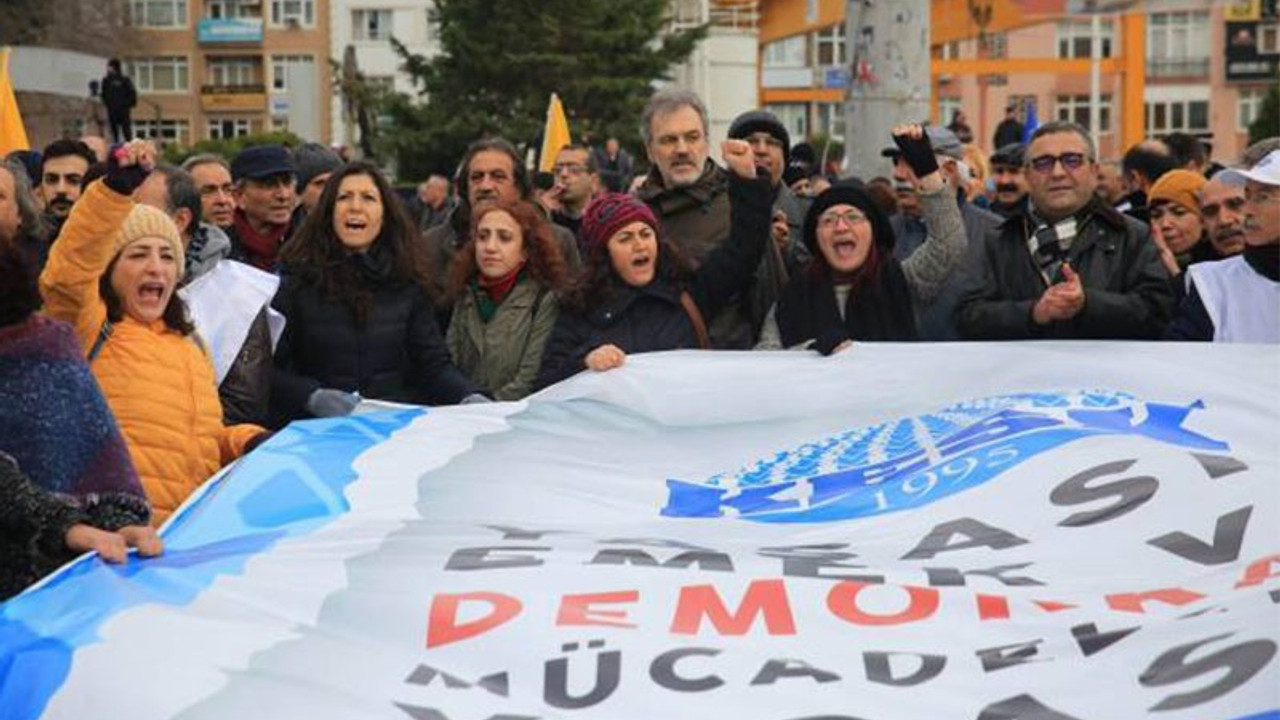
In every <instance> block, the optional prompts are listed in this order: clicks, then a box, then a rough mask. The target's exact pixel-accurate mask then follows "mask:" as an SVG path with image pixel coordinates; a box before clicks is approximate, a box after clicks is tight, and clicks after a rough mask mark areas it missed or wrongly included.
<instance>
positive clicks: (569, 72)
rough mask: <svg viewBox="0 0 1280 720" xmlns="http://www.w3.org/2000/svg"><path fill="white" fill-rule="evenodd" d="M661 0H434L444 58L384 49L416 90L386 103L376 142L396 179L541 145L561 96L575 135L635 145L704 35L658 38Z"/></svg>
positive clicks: (400, 47)
mask: <svg viewBox="0 0 1280 720" xmlns="http://www.w3.org/2000/svg"><path fill="white" fill-rule="evenodd" d="M668 7H669V3H668V0H626V2H619V1H618V0H434V9H433V13H434V19H435V20H436V21H437V22H438V27H439V29H440V43H441V49H442V52H441V54H439V55H437V56H435V57H432V58H431V59H426V58H423V57H422V56H420V55H412V54H410V53H408V52H407V51H406V50H405V48H404V46H403V45H401V44H399V43H398V42H396V41H394V40H393V41H392V42H393V44H394V45H395V46H396V49H397V51H398V52H399V53H400V54H401V56H402V57H403V59H404V69H405V70H406V71H407V72H408V73H409V74H410V75H412V76H413V78H414V82H415V85H416V86H417V88H418V89H419V92H420V94H421V96H420V98H418V99H410V98H408V97H405V96H399V97H397V98H395V99H393V100H392V101H391V102H389V103H388V106H387V107H386V114H387V116H388V120H389V122H388V123H387V126H388V127H387V130H386V132H385V133H384V134H383V136H382V138H381V141H380V142H381V144H382V147H383V148H384V150H385V151H386V154H387V155H390V156H392V157H394V158H396V161H397V165H398V167H399V171H400V175H401V176H402V177H425V176H426V175H427V174H428V173H430V172H440V173H445V174H448V173H450V172H451V171H452V170H453V168H454V166H455V164H456V163H457V161H458V160H459V159H460V158H461V157H462V154H463V152H464V151H465V149H466V146H467V144H468V143H470V142H471V141H473V140H475V139H477V138H480V137H482V136H485V135H501V136H503V137H505V138H507V139H508V140H511V141H512V142H514V143H516V145H517V146H521V147H529V146H532V145H533V144H534V143H535V142H537V140H538V137H539V135H540V133H541V131H542V126H543V122H544V121H545V119H546V110H547V102H548V100H549V98H550V95H551V93H552V92H555V93H558V94H559V96H560V99H561V101H562V102H563V103H564V106H565V109H566V111H567V113H568V115H569V125H570V129H571V131H572V133H573V137H574V139H575V141H576V140H579V139H580V138H581V137H582V136H583V134H584V133H590V134H592V135H593V136H594V137H595V138H598V139H601V140H602V139H603V138H605V137H608V136H611V135H612V136H616V137H618V138H619V139H620V140H621V141H622V142H623V144H625V145H631V146H633V147H637V146H638V142H639V134H638V133H639V126H638V123H639V120H640V112H641V110H642V109H643V107H644V104H645V102H646V101H647V100H648V97H649V95H650V93H651V92H652V84H653V81H655V80H658V79H661V78H665V77H667V76H668V73H669V71H670V69H671V67H672V66H673V65H674V64H676V63H679V62H681V61H683V60H684V59H685V58H687V57H688V56H689V54H690V53H691V52H692V51H693V49H694V46H695V45H696V44H697V43H698V41H699V40H701V39H702V38H703V37H705V36H706V32H707V30H706V28H705V27H700V28H697V29H694V30H689V31H683V32H680V33H675V34H670V35H662V34H661V30H662V27H663V24H664V22H665V15H666V12H667V8H668Z"/></svg>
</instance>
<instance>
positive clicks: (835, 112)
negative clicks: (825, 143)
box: [814, 103, 844, 153]
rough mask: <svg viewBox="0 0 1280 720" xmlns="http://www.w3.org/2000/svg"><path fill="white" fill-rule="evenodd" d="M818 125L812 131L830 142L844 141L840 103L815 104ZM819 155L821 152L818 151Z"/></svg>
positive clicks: (842, 111)
mask: <svg viewBox="0 0 1280 720" xmlns="http://www.w3.org/2000/svg"><path fill="white" fill-rule="evenodd" d="M815 107H816V108H817V110H818V125H817V127H816V128H814V130H816V131H817V132H820V133H823V134H824V135H826V136H827V137H829V138H831V139H832V140H842V141H843V140H844V105H843V104H842V103H815ZM818 152H819V153H821V152H822V151H821V150H818Z"/></svg>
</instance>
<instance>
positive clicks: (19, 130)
mask: <svg viewBox="0 0 1280 720" xmlns="http://www.w3.org/2000/svg"><path fill="white" fill-rule="evenodd" d="M10 52H11V50H10V49H9V48H7V47H6V48H0V156H4V155H7V154H9V153H10V152H12V151H14V150H30V149H31V144H30V143H29V142H27V128H26V126H24V125H23V124H22V114H21V113H19V112H18V98H16V97H14V95H13V83H12V82H11V81H10V80H9V53H10Z"/></svg>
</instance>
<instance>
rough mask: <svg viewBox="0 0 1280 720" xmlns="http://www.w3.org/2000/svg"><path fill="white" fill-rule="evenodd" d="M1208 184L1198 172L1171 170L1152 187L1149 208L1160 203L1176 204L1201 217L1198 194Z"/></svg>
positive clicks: (1149, 193) (1148, 195) (1148, 201)
mask: <svg viewBox="0 0 1280 720" xmlns="http://www.w3.org/2000/svg"><path fill="white" fill-rule="evenodd" d="M1206 182H1207V181H1206V180H1205V179H1204V176H1203V175H1201V174H1200V173H1198V172H1192V171H1190V170H1170V171H1169V172H1167V173H1165V174H1163V175H1161V176H1160V179H1159V180H1157V181H1156V183H1155V185H1152V186H1151V190H1150V192H1148V193H1147V206H1148V207H1150V206H1152V205H1155V204H1156V203H1158V202H1175V203H1177V204H1179V205H1181V206H1182V207H1184V208H1186V209H1188V210H1190V211H1191V212H1193V213H1195V214H1196V215H1199V214H1200V200H1199V198H1197V197H1196V193H1198V192H1199V191H1200V188H1202V187H1204V184H1205V183H1206Z"/></svg>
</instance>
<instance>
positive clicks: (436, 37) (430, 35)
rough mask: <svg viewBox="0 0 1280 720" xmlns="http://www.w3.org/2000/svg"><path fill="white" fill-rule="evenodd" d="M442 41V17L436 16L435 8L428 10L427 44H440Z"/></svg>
mask: <svg viewBox="0 0 1280 720" xmlns="http://www.w3.org/2000/svg"><path fill="white" fill-rule="evenodd" d="M439 43H440V18H438V17H436V11H435V10H434V9H430V10H427V44H429V45H438V44H439Z"/></svg>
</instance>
